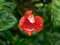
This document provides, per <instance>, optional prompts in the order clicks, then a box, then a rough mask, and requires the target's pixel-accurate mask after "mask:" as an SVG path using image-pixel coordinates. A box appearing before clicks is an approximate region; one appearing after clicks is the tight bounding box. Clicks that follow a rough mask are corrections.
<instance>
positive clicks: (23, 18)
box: [18, 17, 25, 31]
mask: <svg viewBox="0 0 60 45" xmlns="http://www.w3.org/2000/svg"><path fill="white" fill-rule="evenodd" d="M24 21H25V17H21V19H20V21H19V24H18V27H19V29H20V30H21V31H22V30H23V27H22V26H23V23H24Z"/></svg>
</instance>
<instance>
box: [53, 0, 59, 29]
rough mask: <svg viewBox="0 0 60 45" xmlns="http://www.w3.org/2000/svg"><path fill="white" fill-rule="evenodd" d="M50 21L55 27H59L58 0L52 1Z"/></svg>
mask: <svg viewBox="0 0 60 45" xmlns="http://www.w3.org/2000/svg"><path fill="white" fill-rule="evenodd" d="M52 9H53V10H52V11H53V15H52V21H53V25H54V28H55V29H58V28H59V27H60V0H53V3H52Z"/></svg>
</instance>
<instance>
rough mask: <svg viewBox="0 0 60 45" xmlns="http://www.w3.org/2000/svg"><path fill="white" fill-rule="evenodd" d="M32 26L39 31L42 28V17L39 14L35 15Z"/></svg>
mask: <svg viewBox="0 0 60 45" xmlns="http://www.w3.org/2000/svg"><path fill="white" fill-rule="evenodd" d="M35 21H36V22H35V23H34V27H35V29H36V31H37V32H40V31H41V30H42V29H43V22H44V21H43V19H42V18H41V17H40V16H35Z"/></svg>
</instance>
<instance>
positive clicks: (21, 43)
mask: <svg viewBox="0 0 60 45" xmlns="http://www.w3.org/2000/svg"><path fill="white" fill-rule="evenodd" d="M16 45H35V44H34V43H33V42H32V41H31V40H28V39H20V40H18V41H17V42H16Z"/></svg>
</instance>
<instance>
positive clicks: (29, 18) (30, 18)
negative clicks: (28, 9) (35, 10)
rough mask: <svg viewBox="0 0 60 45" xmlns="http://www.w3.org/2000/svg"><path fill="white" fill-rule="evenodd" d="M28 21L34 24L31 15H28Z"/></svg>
mask: <svg viewBox="0 0 60 45" xmlns="http://www.w3.org/2000/svg"><path fill="white" fill-rule="evenodd" d="M28 20H29V21H30V23H34V22H35V20H34V16H33V15H30V16H29V17H28Z"/></svg>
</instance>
